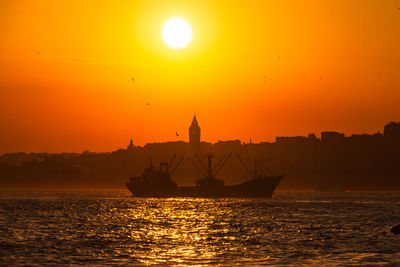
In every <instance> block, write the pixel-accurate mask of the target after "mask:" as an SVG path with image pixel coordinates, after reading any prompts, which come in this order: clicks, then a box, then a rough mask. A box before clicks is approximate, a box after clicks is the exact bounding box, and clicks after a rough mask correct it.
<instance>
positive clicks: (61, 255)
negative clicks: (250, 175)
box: [0, 190, 400, 265]
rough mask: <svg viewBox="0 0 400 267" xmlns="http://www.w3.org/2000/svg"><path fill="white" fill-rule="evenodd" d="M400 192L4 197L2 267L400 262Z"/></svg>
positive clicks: (1, 195)
mask: <svg viewBox="0 0 400 267" xmlns="http://www.w3.org/2000/svg"><path fill="white" fill-rule="evenodd" d="M399 199H400V193H398V192H396V193H395V192H381V193H376V192H374V193H360V192H346V193H283V192H278V193H276V194H275V195H274V198H273V199H195V198H186V199H185V198H182V199H141V198H133V197H131V195H130V194H129V193H128V192H127V191H125V190H124V191H113V192H82V191H81V192H2V193H0V264H7V265H25V264H26V265H34V264H38V265H45V264H51V265H69V264H98V265H105V264H107V265H108V264H116V265H117V264H123V265H126V264H131V265H135V264H183V265H185V264H213V263H215V264H229V265H233V264H256V265H261V264H274V265H288V264H295V265H298V264H306V265H309V264H313V265H323V264H324V265H325V264H329V265H360V264H367V265H392V264H395V263H400V261H399V260H398V259H399V258H400V252H399V251H400V242H399V238H398V237H397V236H394V235H393V234H391V233H390V232H389V229H390V227H391V226H392V225H394V224H396V223H398V222H399V221H400V216H399V214H398V213H397V211H398V210H399V208H400V201H399Z"/></svg>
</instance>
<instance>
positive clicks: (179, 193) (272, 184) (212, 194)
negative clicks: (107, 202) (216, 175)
mask: <svg viewBox="0 0 400 267" xmlns="http://www.w3.org/2000/svg"><path fill="white" fill-rule="evenodd" d="M282 178H283V176H267V177H262V178H257V179H255V180H251V181H247V182H244V183H241V184H237V185H229V186H223V187H220V188H215V189H213V190H210V188H208V189H205V188H202V187H199V186H177V187H174V188H165V189H164V188H157V189H155V188H146V187H134V186H133V184H132V183H126V187H127V188H128V190H129V191H130V192H131V193H132V195H133V196H134V197H150V198H154V197H155V198H158V197H163V198H166V197H167V198H168V197H200V198H271V197H272V195H273V193H274V191H275V188H276V187H277V186H278V185H279V183H280V181H281V180H282Z"/></svg>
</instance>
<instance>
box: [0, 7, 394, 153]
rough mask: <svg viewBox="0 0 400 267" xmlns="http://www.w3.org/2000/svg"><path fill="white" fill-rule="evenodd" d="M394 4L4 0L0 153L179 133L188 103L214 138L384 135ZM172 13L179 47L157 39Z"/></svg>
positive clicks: (184, 135) (389, 112)
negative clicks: (182, 42) (189, 33)
mask: <svg viewBox="0 0 400 267" xmlns="http://www.w3.org/2000/svg"><path fill="white" fill-rule="evenodd" d="M399 8H400V0H357V1H356V0H324V1H322V0H321V1H311V0H310V1H308V0H302V1H286V0H282V1H204V0H202V1H149V0H146V1H132V0H129V1H128V0H126V1H122V0H115V1H101V0H96V1H84V0H59V1H53V0H32V1H28V0H26V1H24V0H1V1H0V20H1V22H0V35H1V37H0V154H3V153H6V152H17V151H25V152H43V151H47V152H62V151H66V152H81V151H84V150H91V151H112V150H115V149H118V148H120V147H125V146H126V145H127V143H128V142H129V139H130V138H131V137H132V138H133V141H134V143H135V144H137V145H144V144H146V143H148V142H164V141H178V140H184V141H187V140H188V127H189V125H190V122H191V119H192V117H193V113H194V112H196V115H197V119H198V121H199V124H200V127H201V128H202V140H204V141H210V142H216V141H218V140H228V139H241V140H242V141H246V142H247V141H248V140H249V139H250V138H251V139H252V140H253V141H254V142H261V141H274V139H275V136H295V135H307V134H308V133H316V134H317V136H319V133H320V132H321V131H324V130H337V131H340V132H344V133H345V134H352V133H364V132H365V133H374V132H377V131H378V130H379V131H382V130H383V126H384V125H385V124H386V123H388V122H389V121H400V9H399ZM172 17H182V18H185V19H186V20H187V21H188V22H189V23H190V25H191V27H192V30H193V39H192V41H191V42H190V44H189V45H188V46H187V47H186V48H183V49H181V50H173V49H171V48H169V47H168V46H167V45H166V44H165V43H164V42H163V39H162V36H161V31H162V27H163V25H164V23H165V22H166V21H167V20H168V19H170V18H172ZM264 76H265V77H266V78H264ZM132 78H134V81H132ZM265 80H266V82H265ZM146 103H149V104H150V105H147V104H146ZM176 132H178V133H179V134H180V136H178V137H177V136H176V134H175V133H176Z"/></svg>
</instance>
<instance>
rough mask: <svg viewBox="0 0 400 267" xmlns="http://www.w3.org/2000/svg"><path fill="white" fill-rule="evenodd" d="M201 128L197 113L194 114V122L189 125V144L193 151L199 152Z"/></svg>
mask: <svg viewBox="0 0 400 267" xmlns="http://www.w3.org/2000/svg"><path fill="white" fill-rule="evenodd" d="M200 134H201V129H200V126H199V123H198V122H197V118H196V114H194V116H193V120H192V124H191V125H190V127H189V146H190V149H191V151H192V152H199V150H200V147H201V144H200Z"/></svg>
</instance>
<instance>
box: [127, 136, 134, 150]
mask: <svg viewBox="0 0 400 267" xmlns="http://www.w3.org/2000/svg"><path fill="white" fill-rule="evenodd" d="M134 148H135V145H134V144H133V141H132V138H131V140H130V142H129V145H127V146H126V149H127V150H133V149H134Z"/></svg>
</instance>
